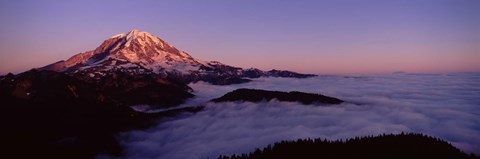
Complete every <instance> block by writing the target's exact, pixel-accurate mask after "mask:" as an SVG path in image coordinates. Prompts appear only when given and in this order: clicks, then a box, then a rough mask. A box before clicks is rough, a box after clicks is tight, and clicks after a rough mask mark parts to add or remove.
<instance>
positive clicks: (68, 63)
mask: <svg viewBox="0 0 480 159" xmlns="http://www.w3.org/2000/svg"><path fill="white" fill-rule="evenodd" d="M40 69H41V70H51V71H57V72H64V73H67V74H70V75H73V76H77V77H80V78H83V79H101V78H104V77H105V76H107V75H110V74H115V73H116V72H123V73H127V74H129V75H145V74H154V75H156V76H159V77H160V78H168V79H173V80H176V81H181V82H183V83H189V82H196V81H205V82H209V83H211V84H217V85H225V84H235V83H243V82H248V81H250V80H249V79H246V78H258V77H293V78H306V77H312V76H315V75H312V74H300V73H296V72H292V71H282V70H270V71H262V70H259V69H256V68H250V69H242V68H239V67H234V66H230V65H226V64H223V63H220V62H218V61H210V62H207V61H203V60H199V59H196V58H193V57H192V56H190V55H189V54H188V53H186V52H183V51H180V50H179V49H177V48H175V47H174V46H172V45H170V44H168V43H167V42H165V41H163V40H162V39H160V38H158V37H155V36H153V35H152V34H150V33H148V32H143V31H139V30H132V31H130V32H128V33H122V34H118V35H115V36H112V37H110V38H108V39H107V40H105V41H104V42H103V43H102V44H101V45H100V46H99V47H97V48H96V49H94V50H92V51H87V52H84V53H79V54H76V55H74V56H72V57H71V58H69V59H67V60H65V61H63V60H62V61H59V62H56V63H53V64H50V65H47V66H45V67H42V68H40Z"/></svg>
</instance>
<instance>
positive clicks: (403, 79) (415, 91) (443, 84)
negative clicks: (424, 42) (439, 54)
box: [119, 73, 480, 159]
mask: <svg viewBox="0 0 480 159" xmlns="http://www.w3.org/2000/svg"><path fill="white" fill-rule="evenodd" d="M190 86H191V87H192V88H193V89H194V90H195V92H194V93H195V95H196V98H194V99H192V100H190V101H188V103H186V104H185V105H183V106H188V105H199V104H203V105H205V106H206V109H205V110H204V111H202V112H199V113H196V114H192V115H187V116H182V117H180V118H177V119H171V120H167V121H162V122H159V124H158V125H157V126H155V127H153V128H150V129H148V130H141V131H133V132H126V133H122V134H120V135H119V139H120V140H121V143H122V144H123V146H125V148H126V153H127V158H168V159H206V158H216V157H218V155H220V154H223V155H231V154H233V153H236V154H240V153H246V152H252V151H254V150H255V148H261V147H264V146H266V145H268V144H272V143H274V142H277V141H281V140H292V139H298V138H307V137H310V138H316V137H322V138H328V139H344V138H350V137H355V136H365V135H376V134H381V133H400V132H402V131H403V132H417V133H424V134H428V135H433V136H436V137H439V138H441V139H444V140H447V141H449V142H450V143H452V144H453V145H454V146H456V147H458V148H460V149H462V150H463V151H466V152H468V153H472V152H475V153H477V154H480V153H479V152H478V151H479V150H480V135H479V134H480V74H475V73H452V74H389V75H370V76H318V77H314V78H307V79H291V78H260V79H254V81H253V82H250V83H245V84H237V85H229V86H214V85H210V84H207V83H203V82H199V83H195V84H191V85H190ZM237 88H257V89H265V90H278V91H302V92H310V93H320V94H323V95H326V96H331V97H336V98H339V99H342V100H345V101H347V103H344V104H341V105H331V106H314V105H301V104H299V103H291V102H279V101H270V102H263V103H250V102H246V103H232V102H227V103H217V104H214V103H208V104H204V103H205V102H206V101H208V100H210V99H212V98H217V97H220V96H222V95H223V94H225V93H227V92H229V91H232V90H235V89H237Z"/></svg>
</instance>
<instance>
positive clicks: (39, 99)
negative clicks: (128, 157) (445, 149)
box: [0, 70, 201, 159]
mask: <svg viewBox="0 0 480 159" xmlns="http://www.w3.org/2000/svg"><path fill="white" fill-rule="evenodd" d="M187 87H188V86H186V85H183V84H178V83H172V82H169V81H159V80H156V79H155V77H150V76H148V75H145V76H135V77H133V76H129V75H126V74H123V73H118V74H115V75H114V76H106V78H104V79H103V80H101V81H86V80H82V79H79V78H76V77H72V76H69V75H66V74H63V73H59V72H52V71H37V70H31V71H27V72H24V73H22V74H19V75H13V74H9V75H7V76H2V77H0V99H1V101H0V102H1V104H0V125H1V128H2V131H0V141H1V142H0V146H1V147H2V148H3V150H2V153H0V158H51V159H54V158H94V157H95V156H97V155H98V154H110V155H114V156H121V155H122V152H123V151H122V147H121V146H120V145H119V143H118V141H117V139H115V137H114V135H115V134H116V133H118V132H121V131H129V130H133V129H143V128H147V127H149V126H151V125H152V124H154V121H155V120H157V119H159V118H162V117H169V116H174V115H176V114H180V113H183V112H196V111H200V110H201V108H182V109H174V110H171V111H166V112H161V113H156V114H145V113H141V112H136V111H134V110H133V109H131V108H130V107H129V106H130V105H131V104H140V103H144V104H156V105H157V106H159V107H171V106H174V105H176V104H178V103H181V102H183V100H184V99H186V98H189V97H191V96H192V95H191V94H190V93H188V91H187V90H188V88H187Z"/></svg>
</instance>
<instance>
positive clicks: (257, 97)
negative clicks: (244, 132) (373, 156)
mask: <svg viewBox="0 0 480 159" xmlns="http://www.w3.org/2000/svg"><path fill="white" fill-rule="evenodd" d="M272 99H277V100H279V101H286V102H300V103H302V104H340V103H342V102H344V101H342V100H340V99H337V98H333V97H328V96H324V95H320V94H312V93H304V92H296V91H293V92H280V91H267V90H259V89H246V88H241V89H237V90H234V91H232V92H229V93H227V94H225V95H223V96H222V97H220V98H216V99H213V100H212V101H213V102H232V101H248V102H260V101H263V100H267V101H270V100H272Z"/></svg>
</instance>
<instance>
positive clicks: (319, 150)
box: [218, 133, 479, 159]
mask: <svg viewBox="0 0 480 159" xmlns="http://www.w3.org/2000/svg"><path fill="white" fill-rule="evenodd" d="M279 158H281V159H321V158H326V159H332V158H334V159H347V158H348V159H352V158H369V159H377V158H386V159H387V158H388V159H416V158H420V159H475V158H477V159H478V158H479V157H477V156H475V155H473V154H470V155H467V154H465V153H464V152H462V151H460V150H459V149H458V148H456V147H454V146H452V145H451V144H450V143H448V142H446V141H443V140H441V139H438V138H435V137H431V136H426V135H422V134H404V133H401V134H397V135H393V134H389V135H385V134H384V135H379V136H367V137H361V138H360V137H355V138H352V139H347V140H346V141H344V140H335V141H331V140H326V139H320V138H317V139H310V138H308V139H298V140H296V141H281V142H277V143H275V144H274V145H273V146H272V145H268V146H267V147H265V148H263V149H258V148H257V149H256V150H255V151H254V152H251V153H247V154H241V155H235V154H234V155H232V156H223V155H220V156H219V157H218V159H279Z"/></svg>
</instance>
